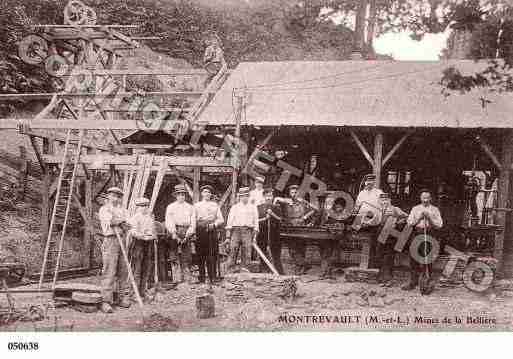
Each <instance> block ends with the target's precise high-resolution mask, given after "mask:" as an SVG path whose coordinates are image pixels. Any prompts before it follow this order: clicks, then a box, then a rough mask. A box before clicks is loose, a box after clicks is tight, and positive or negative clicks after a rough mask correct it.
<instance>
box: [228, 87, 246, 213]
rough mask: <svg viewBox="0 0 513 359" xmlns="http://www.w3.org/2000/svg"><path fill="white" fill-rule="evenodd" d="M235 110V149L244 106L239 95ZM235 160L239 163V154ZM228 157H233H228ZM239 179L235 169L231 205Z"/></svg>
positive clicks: (235, 196) (238, 142)
mask: <svg viewBox="0 0 513 359" xmlns="http://www.w3.org/2000/svg"><path fill="white" fill-rule="evenodd" d="M236 106H237V107H236V109H235V111H236V112H235V139H236V140H237V147H239V146H240V145H239V144H240V127H241V121H242V110H243V106H244V95H241V94H239V96H237V105H236ZM235 155H236V156H237V158H236V159H235V160H236V161H237V162H238V161H240V159H241V158H240V154H235ZM230 157H233V155H232V156H230ZM238 177H239V170H238V169H237V168H234V169H233V172H232V186H231V188H232V193H231V204H232V205H233V204H235V202H236V200H237V181H238Z"/></svg>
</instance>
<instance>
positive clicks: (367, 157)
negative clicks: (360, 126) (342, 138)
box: [349, 130, 374, 168]
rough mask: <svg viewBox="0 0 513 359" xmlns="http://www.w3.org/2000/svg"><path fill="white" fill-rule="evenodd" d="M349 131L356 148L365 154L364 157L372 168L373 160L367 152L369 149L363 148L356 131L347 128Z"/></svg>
mask: <svg viewBox="0 0 513 359" xmlns="http://www.w3.org/2000/svg"><path fill="white" fill-rule="evenodd" d="M349 133H350V134H351V137H352V138H353V140H354V142H356V145H357V146H358V148H359V149H360V151H361V152H362V154H363V155H364V156H365V159H366V160H367V161H368V162H369V163H370V165H371V166H372V168H374V160H373V159H372V157H371V155H370V154H369V151H367V149H366V148H365V146H364V144H363V143H362V141H360V139H359V138H358V136H357V135H356V133H355V132H354V131H353V130H349Z"/></svg>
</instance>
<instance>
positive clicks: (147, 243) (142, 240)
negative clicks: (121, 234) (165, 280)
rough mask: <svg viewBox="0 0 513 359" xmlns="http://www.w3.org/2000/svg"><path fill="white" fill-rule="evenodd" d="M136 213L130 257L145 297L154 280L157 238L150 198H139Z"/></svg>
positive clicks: (133, 217)
mask: <svg viewBox="0 0 513 359" xmlns="http://www.w3.org/2000/svg"><path fill="white" fill-rule="evenodd" d="M135 206H136V210H135V214H134V215H133V216H132V217H130V219H129V220H128V223H130V231H129V232H128V233H129V236H130V237H129V238H130V250H129V253H130V258H131V260H130V261H131V266H132V271H133V274H134V279H135V283H136V284H137V287H138V289H139V294H140V295H141V297H143V298H144V297H145V296H146V293H147V291H148V289H149V283H150V281H151V280H153V271H154V268H155V266H154V260H155V252H154V243H153V241H155V240H157V235H156V232H155V218H154V216H153V214H152V213H151V211H150V207H149V206H150V200H149V199H148V198H138V199H137V200H136V201H135Z"/></svg>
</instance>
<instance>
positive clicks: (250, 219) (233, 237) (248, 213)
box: [226, 187, 258, 270]
mask: <svg viewBox="0 0 513 359" xmlns="http://www.w3.org/2000/svg"><path fill="white" fill-rule="evenodd" d="M257 233H258V211H257V207H256V206H255V205H254V204H251V203H249V188H248V187H241V188H240V189H239V201H238V202H237V203H235V204H234V205H233V206H232V208H230V212H229V213H228V220H227V221H226V241H229V243H230V256H229V257H228V262H227V265H226V266H227V269H228V270H230V269H231V268H232V267H233V266H234V265H235V263H236V261H237V252H238V251H239V249H240V258H241V267H242V268H245V269H248V265H249V262H250V261H251V248H252V241H253V238H255V237H256V235H257Z"/></svg>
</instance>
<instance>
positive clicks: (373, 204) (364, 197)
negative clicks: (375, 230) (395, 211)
mask: <svg viewBox="0 0 513 359" xmlns="http://www.w3.org/2000/svg"><path fill="white" fill-rule="evenodd" d="M375 184H376V176H375V175H373V174H368V175H366V176H365V177H364V188H363V190H362V191H361V192H360V193H359V194H358V196H357V197H356V203H355V212H356V214H357V215H359V216H363V217H366V219H371V218H373V217H375V216H376V215H379V209H380V207H381V205H380V200H379V196H380V195H381V194H382V193H383V191H382V190H380V189H379V188H376V187H375ZM364 222H365V221H364ZM378 222H379V221H378Z"/></svg>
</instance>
